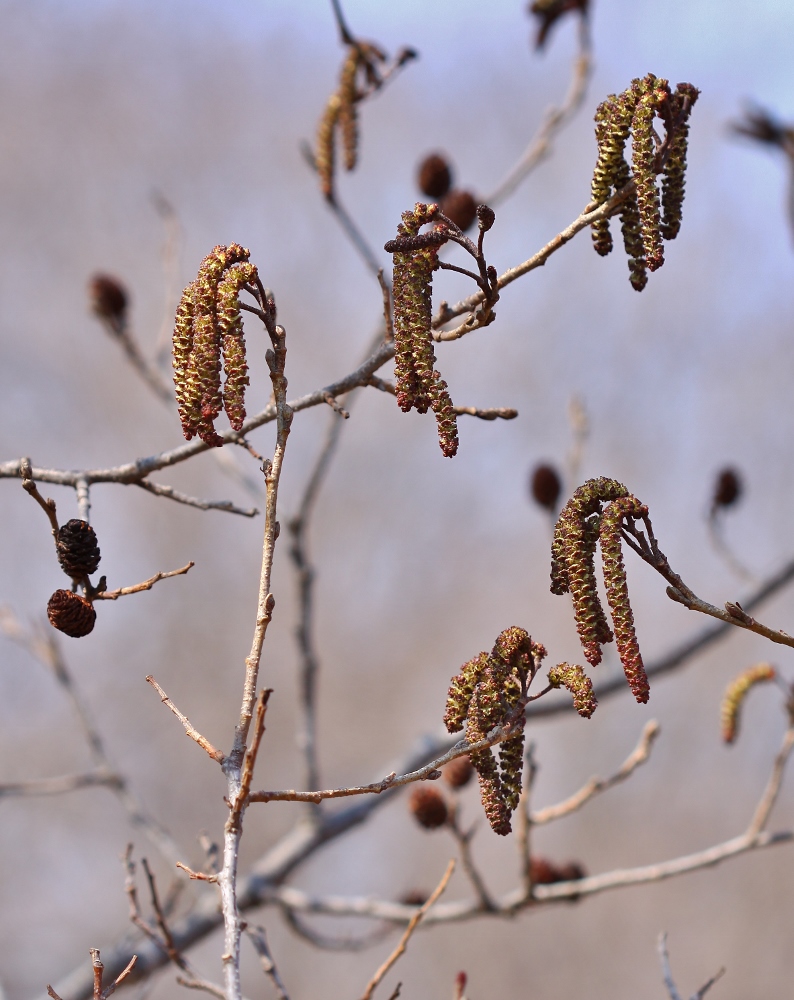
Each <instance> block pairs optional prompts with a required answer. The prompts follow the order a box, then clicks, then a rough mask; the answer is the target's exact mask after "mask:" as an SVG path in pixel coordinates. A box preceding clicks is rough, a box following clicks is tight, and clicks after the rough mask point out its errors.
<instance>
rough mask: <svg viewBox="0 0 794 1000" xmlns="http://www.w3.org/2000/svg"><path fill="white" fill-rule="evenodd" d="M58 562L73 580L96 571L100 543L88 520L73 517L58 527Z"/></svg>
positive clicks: (80, 578)
mask: <svg viewBox="0 0 794 1000" xmlns="http://www.w3.org/2000/svg"><path fill="white" fill-rule="evenodd" d="M56 548H57V550H58V562H59V563H60V564H61V569H62V570H63V571H64V573H66V575H67V576H70V577H71V578H72V579H73V580H82V579H83V577H86V576H91V574H92V573H96V570H97V566H99V560H100V558H101V556H100V554H99V543H98V542H97V537H96V532H95V531H94V529H93V528H92V527H91V525H90V524H89V523H88V522H87V521H81V520H80V519H79V518H76V517H73V518H72V519H71V521H67V522H66V524H64V525H61V527H60V528H59V529H58V540H57V542H56Z"/></svg>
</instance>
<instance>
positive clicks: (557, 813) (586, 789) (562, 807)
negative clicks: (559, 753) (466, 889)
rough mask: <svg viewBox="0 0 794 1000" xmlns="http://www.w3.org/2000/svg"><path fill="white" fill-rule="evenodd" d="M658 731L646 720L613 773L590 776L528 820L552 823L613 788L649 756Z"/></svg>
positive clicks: (535, 824) (534, 823)
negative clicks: (630, 748)
mask: <svg viewBox="0 0 794 1000" xmlns="http://www.w3.org/2000/svg"><path fill="white" fill-rule="evenodd" d="M660 732H661V727H660V726H659V723H658V722H656V721H655V720H653V719H652V720H651V721H650V722H647V723H646V724H645V727H644V729H643V731H642V735H641V736H640V740H639V743H638V744H637V746H636V747H635V748H634V750H632V752H631V753H630V754H629V756H628V757H627V758H626V760H625V761H624V762H623V764H622V765H621V767H620V768H619V769H618V770H617V771H616V772H615V773H614V774H612V775H610V777H608V778H591V779H590V780H589V781H588V782H587V784H586V785H584V786H583V787H582V788H580V789H579V791H578V792H575V793H574V794H573V795H571V796H570V798H567V799H565V800H564V801H563V802H559V803H558V804H557V805H553V806H546V808H545V809H540V810H538V812H533V813H531V814H530V821H531V823H532V825H533V826H542V825H543V824H544V823H552V822H554V820H557V819H561V818H562V817H563V816H569V815H570V814H571V813H573V812H576V811H577V809H581V808H582V806H583V805H585V803H587V802H589V801H590V799H592V798H593V797H594V796H595V795H598V794H600V793H601V792H606V791H607V790H608V789H610V788H614V787H615V785H619V784H620V783H621V782H622V781H625V780H626V778H628V777H629V776H630V775H632V774H633V773H634V771H636V769H637V768H638V767H639V766H640V765H641V764H644V763H645V761H646V760H647V759H648V758H649V757H650V755H651V749H652V748H653V744H654V742H655V740H656V737H657V736H658V735H659V733H660Z"/></svg>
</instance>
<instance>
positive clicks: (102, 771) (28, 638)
mask: <svg viewBox="0 0 794 1000" xmlns="http://www.w3.org/2000/svg"><path fill="white" fill-rule="evenodd" d="M0 631H2V632H3V633H4V634H5V635H6V636H7V637H8V638H9V639H11V640H12V641H13V642H16V643H18V644H19V645H20V646H22V647H23V648H24V649H26V650H27V651H28V652H29V653H30V654H31V655H32V656H33V657H34V658H35V659H36V660H38V661H39V663H41V664H42V665H43V666H45V667H46V668H47V669H48V670H51V671H52V674H53V676H54V677H55V680H56V681H57V683H58V684H59V685H60V687H61V688H62V689H63V691H64V693H65V694H66V697H67V698H68V699H69V701H70V703H71V705H72V708H73V710H74V712H75V715H76V716H77V719H78V722H79V725H80V728H81V730H82V732H83V735H84V737H85V740H86V743H87V744H88V748H89V752H90V754H91V757H92V759H93V761H94V764H95V766H96V771H95V773H96V774H97V775H107V776H108V778H107V781H106V782H97V784H103V785H105V787H107V788H109V789H110V790H111V791H112V792H114V793H115V795H116V797H117V798H118V799H119V801H120V802H121V804H122V806H123V807H124V809H125V810H126V812H127V815H128V817H129V820H130V822H131V823H132V824H133V826H135V827H137V828H138V829H140V830H141V831H142V832H143V834H144V835H145V836H146V837H147V838H148V839H149V841H150V842H151V843H152V844H153V845H154V846H155V847H156V848H157V849H158V851H160V853H161V854H162V855H163V857H164V858H165V859H166V860H167V861H169V862H170V863H171V864H174V863H175V861H176V860H177V858H179V855H180V850H179V847H178V846H177V844H176V842H175V841H174V839H173V837H172V836H171V834H170V833H168V831H167V830H166V829H165V828H164V827H163V826H161V824H160V823H159V822H158V821H157V820H156V819H155V818H154V817H153V816H151V815H150V814H149V813H148V812H147V810H146V809H145V808H144V806H143V804H142V803H141V801H140V800H139V799H138V797H137V796H136V795H135V794H134V792H133V791H132V790H131V788H130V786H129V782H128V780H127V778H126V777H124V775H122V774H121V773H120V771H119V770H118V768H116V767H115V765H114V764H113V762H112V760H111V758H110V755H109V754H108V752H107V750H106V748H105V744H104V741H103V739H102V737H101V736H100V734H99V730H98V729H97V727H96V725H95V724H94V722H93V720H92V718H91V713H90V712H89V710H88V707H87V705H86V704H85V702H84V701H83V698H82V695H81V694H80V692H79V690H78V688H77V686H76V685H75V683H74V680H73V678H72V675H71V673H70V671H69V668H68V666H67V664H66V661H65V659H64V657H63V653H62V651H61V647H60V644H59V641H58V636H57V634H56V633H55V632H54V631H53V630H52V629H51V628H49V627H47V628H46V631H42V630H41V629H36V628H26V627H24V626H23V625H22V623H21V622H20V621H19V619H18V618H17V617H16V615H15V614H14V613H13V612H12V611H11V609H10V608H6V607H0ZM45 780H50V779H45ZM55 780H56V781H57V780H62V779H55ZM78 787H79V786H78ZM65 790H66V789H64V791H65ZM22 794H27V793H22ZM30 794H36V793H35V792H32V793H30Z"/></svg>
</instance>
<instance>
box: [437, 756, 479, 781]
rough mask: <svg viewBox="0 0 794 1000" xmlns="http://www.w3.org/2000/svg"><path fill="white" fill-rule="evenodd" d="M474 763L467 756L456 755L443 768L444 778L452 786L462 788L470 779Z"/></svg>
mask: <svg viewBox="0 0 794 1000" xmlns="http://www.w3.org/2000/svg"><path fill="white" fill-rule="evenodd" d="M473 774H474V765H473V764H472V762H471V761H470V760H469V758H468V757H456V758H455V759H454V760H451V761H450V762H449V764H447V766H446V767H445V768H444V780H445V781H446V783H447V784H448V785H449V786H450V787H452V788H463V787H464V786H465V785H468V783H469V782H470V781H471V778H472V775H473Z"/></svg>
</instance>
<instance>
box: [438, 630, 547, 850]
mask: <svg viewBox="0 0 794 1000" xmlns="http://www.w3.org/2000/svg"><path fill="white" fill-rule="evenodd" d="M545 656H546V650H545V648H544V647H543V646H542V645H541V644H540V643H536V642H533V641H532V639H531V638H530V637H529V634H528V633H527V632H526V631H525V630H524V629H522V628H517V627H515V626H514V627H512V628H508V629H505V630H504V632H502V633H501V634H500V635H499V637H498V639H497V640H496V643H495V644H494V647H493V649H492V650H491V652H490V654H489V653H480V654H479V655H478V656H476V657H474V659H473V660H469V661H468V663H464V664H463V666H462V667H461V668H460V670H459V672H458V673H457V674H456V675H455V676H454V677H453V678H452V682H451V684H450V687H449V693H448V695H447V708H446V712H445V714H444V724H445V725H446V727H447V729H448V730H449V732H451V733H454V732H458V731H459V730H460V729H463V727H464V725H465V727H466V739H467V740H468V742H469V743H475V742H477V741H479V740H482V739H485V738H486V737H487V736H488V733H490V732H491V731H492V730H493V729H495V728H497V727H499V726H503V725H505V724H507V723H508V722H510V723H513V724H515V726H516V730H517V731H516V732H515V733H514V734H513V735H511V736H508V738H507V739H505V740H503V741H502V743H501V744H500V745H499V761H498V764H497V760H496V757H495V756H494V754H493V753H492V752H491V750H490V749H489V748H485V749H484V750H478V751H475V752H474V753H472V754H471V755H470V759H471V763H472V764H473V765H474V767H475V769H476V771H477V775H478V777H479V780H480V796H481V798H482V804H483V808H484V810H485V815H486V817H487V818H488V822H489V823H490V824H491V827H492V829H493V830H494V831H495V832H496V833H498V834H500V835H502V836H505V835H506V834H508V833H510V829H511V827H510V816H511V814H512V812H513V810H514V809H515V808H516V806H517V805H518V800H519V797H520V795H521V783H522V774H523V769H524V731H523V727H524V715H523V707H524V705H525V704H526V700H527V688H528V686H529V683H530V682H531V680H532V677H533V676H534V675H535V673H536V672H537V670H538V668H539V666H540V661H541V660H542V659H543V658H544V657H545Z"/></svg>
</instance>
